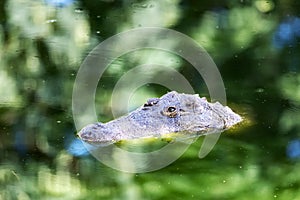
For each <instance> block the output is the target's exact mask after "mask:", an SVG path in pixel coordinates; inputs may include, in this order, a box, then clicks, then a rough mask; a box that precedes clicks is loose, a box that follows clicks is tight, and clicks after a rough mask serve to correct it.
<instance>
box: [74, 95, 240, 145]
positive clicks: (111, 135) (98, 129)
mask: <svg viewBox="0 0 300 200" xmlns="http://www.w3.org/2000/svg"><path fill="white" fill-rule="evenodd" d="M241 121H242V118H241V117H240V116H239V115H238V114H236V113H234V112H233V111H232V110H231V109H230V108H229V107H227V106H223V105H222V104H220V103H219V102H216V103H209V102H207V100H206V99H205V98H200V97H199V95H190V94H179V93H177V92H175V91H172V92H169V93H167V94H165V95H163V96H162V97H161V98H152V99H149V100H148V101H147V102H146V103H145V104H144V105H143V106H141V107H140V108H138V109H136V110H135V111H133V112H131V113H129V114H128V115H126V116H123V117H120V118H118V119H115V120H112V121H110V122H108V123H101V122H97V123H94V124H90V125H87V126H86V127H84V128H83V129H82V130H81V131H80V132H79V133H78V136H79V137H80V138H81V139H82V140H83V141H85V142H88V143H94V144H111V143H114V142H118V141H120V140H131V139H139V138H145V137H161V136H164V135H166V134H170V133H178V132H179V133H183V134H195V133H196V135H207V134H211V133H216V132H222V131H224V130H227V129H229V128H230V127H232V126H233V125H235V124H237V123H239V122H241Z"/></svg>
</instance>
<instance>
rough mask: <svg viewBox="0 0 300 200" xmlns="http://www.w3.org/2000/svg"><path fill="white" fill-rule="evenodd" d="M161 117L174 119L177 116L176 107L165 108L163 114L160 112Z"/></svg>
mask: <svg viewBox="0 0 300 200" xmlns="http://www.w3.org/2000/svg"><path fill="white" fill-rule="evenodd" d="M162 114H163V115H165V116H168V117H171V118H173V117H176V116H177V109H176V107H174V106H170V107H167V108H166V109H165V110H164V111H163V112H162Z"/></svg>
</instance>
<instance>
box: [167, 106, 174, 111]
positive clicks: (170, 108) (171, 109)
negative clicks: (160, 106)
mask: <svg viewBox="0 0 300 200" xmlns="http://www.w3.org/2000/svg"><path fill="white" fill-rule="evenodd" d="M175 111H176V108H175V107H173V106H170V107H169V108H168V112H175Z"/></svg>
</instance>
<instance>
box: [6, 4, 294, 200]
mask: <svg viewBox="0 0 300 200" xmlns="http://www.w3.org/2000/svg"><path fill="white" fill-rule="evenodd" d="M54 2H55V1H51V0H47V1H41V0H39V1H21V0H4V1H1V2H0V150H1V154H0V199H5V200H7V199H8V200H9V199H20V200H23V199H149V200H150V199H151V200H152V199H209V200H210V199H238V200H240V199H255V198H257V199H283V200H286V199H300V162H299V159H300V125H299V121H300V75H299V70H300V68H299V66H300V57H299V53H300V45H299V44H300V43H299V41H300V17H299V14H298V13H300V5H299V3H298V2H297V1H296V0H293V1H275V0H274V1H264V0H257V1H246V0H245V1H224V2H222V3H221V2H219V3H218V2H215V1H206V0H205V1H178V0H176V1H125V0H124V1H122V0H120V1H113V0H111V1H109V0H107V1H100V0H87V1H84V0H82V1H72V0H65V1H63V0H61V1H56V2H60V3H54ZM145 27H162V28H169V29H172V30H176V31H178V32H180V33H183V34H185V35H186V36H188V37H190V38H192V39H193V40H195V41H196V42H197V43H198V44H200V45H201V46H202V47H203V48H204V49H205V50H206V51H207V52H208V53H209V55H210V56H211V57H212V59H213V60H214V62H215V63H216V65H217V67H218V69H219V72H220V74H221V76H222V80H223V82H224V85H225V89H226V90H225V91H226V97H227V104H228V105H229V106H230V107H231V108H233V110H234V111H236V112H237V113H239V114H240V115H242V116H243V117H244V119H245V122H244V123H243V124H242V125H240V126H238V127H235V128H234V129H231V130H228V131H225V132H224V133H222V135H221V137H220V139H219V140H218V141H217V143H216V145H215V146H214V148H213V149H212V151H211V152H210V153H209V154H208V155H207V156H206V157H205V158H203V159H199V158H198V152H199V148H200V146H201V144H202V142H203V137H201V138H199V139H198V140H197V141H196V142H194V143H193V144H191V146H189V148H188V150H187V151H186V152H185V153H184V154H183V155H182V156H181V157H180V158H179V159H177V160H176V161H175V162H173V163H172V164H170V165H169V166H167V167H164V168H162V169H160V170H156V171H152V172H148V173H125V172H121V171H117V170H114V169H111V168H110V167H107V166H106V165H104V164H103V163H101V162H99V161H98V160H97V159H96V158H95V157H93V156H92V155H90V154H89V153H88V151H87V150H86V149H85V148H84V146H82V143H81V142H80V141H79V140H78V139H77V138H76V137H75V134H74V133H75V132H76V131H77V130H76V128H75V122H74V117H73V113H72V91H73V85H74V82H75V78H76V76H77V74H78V70H79V68H80V65H81V64H82V62H83V60H84V59H85V58H86V57H87V55H88V53H89V52H91V50H92V49H93V48H94V47H96V46H97V45H98V44H99V43H100V42H102V41H104V40H106V39H108V38H109V37H111V36H114V35H115V34H117V33H120V32H123V31H128V30H130V29H133V28H145ZM122 42H124V46H125V47H126V45H129V44H131V43H132V42H134V41H122ZM151 42H153V43H155V42H157V41H156V40H153V41H151ZM177 42H178V41H173V40H172V39H171V42H170V43H168V44H166V47H168V48H169V47H170V46H172V45H173V46H174V45H177V44H178V43H177ZM168 45H169V46H168ZM110 51H113V49H109V48H107V49H106V51H104V52H110ZM179 51H180V50H179ZM95 55H96V56H99V55H97V54H95ZM104 55H107V56H109V55H110V54H109V53H107V54H104ZM101 59H102V60H105V59H106V57H105V56H104V57H102V58H101ZM144 63H159V64H160V66H167V67H171V68H172V69H174V70H177V71H178V72H179V73H180V74H182V75H183V76H184V77H185V78H186V80H188V82H189V83H190V84H191V86H192V87H193V89H194V91H195V93H199V94H200V96H205V97H207V98H208V99H209V100H210V95H209V90H208V89H207V87H206V84H205V82H204V80H203V79H205V78H203V77H201V75H199V73H198V72H197V71H196V70H195V68H194V67H193V63H189V62H188V61H187V59H185V58H181V57H180V56H178V55H176V54H174V53H172V52H166V51H163V50H159V49H140V50H135V51H132V52H129V53H127V54H124V55H122V56H120V57H118V58H115V59H114V60H113V62H112V63H110V65H109V66H108V68H107V70H106V71H105V72H104V74H103V75H102V76H101V78H100V79H99V82H98V87H97V91H96V96H95V109H96V114H97V117H98V120H100V121H102V122H107V121H109V120H111V119H113V118H114V115H113V112H112V108H113V109H116V113H118V114H117V115H121V114H124V107H126V109H127V108H128V110H133V109H135V108H136V107H137V106H140V105H143V104H144V103H145V101H146V100H147V98H149V97H159V96H161V95H163V94H164V93H166V92H167V91H169V90H170V89H169V88H167V87H166V86H161V85H159V84H157V83H153V82H151V81H148V82H147V84H145V85H142V86H140V87H139V88H136V89H135V92H134V94H132V95H131V98H130V99H129V100H128V101H127V100H126V101H125V100H124V99H117V101H116V102H115V103H114V104H113V105H114V106H112V105H111V99H112V96H113V95H112V93H113V91H114V87H115V85H116V84H117V83H118V81H119V80H121V78H122V76H123V75H124V74H126V73H127V72H128V71H129V70H131V69H133V68H134V67H136V66H140V65H142V64H144ZM159 68H160V67H158V68H155V69H154V68H150V67H149V70H147V71H146V72H143V73H144V74H147V75H148V76H149V77H170V78H171V79H172V77H173V76H172V75H170V74H168V73H163V72H161V71H159ZM163 74H164V76H162V75H163ZM202 78H203V79H202ZM139 79H140V76H138V75H137V76H134V77H133V78H132V79H131V82H136V81H139ZM161 79H164V78H161ZM149 80H151V79H149ZM174 80H175V81H174V83H171V84H173V85H174V86H178V85H180V84H181V83H179V82H178V81H176V79H175V78H174ZM127 89H128V88H126V84H125V87H124V88H123V90H122V91H124V92H126V91H127ZM80 98H83V99H84V96H82V97H80ZM115 105H117V106H115ZM88 117H89V116H84V115H83V116H82V118H83V119H88ZM130 150H134V148H132V147H131V148H130ZM112 159H113V158H112ZM124 162H125V164H126V160H125V161H124ZM128 162H129V161H128ZM123 164H124V163H123ZM127 164H128V163H127ZM150 164H151V163H150Z"/></svg>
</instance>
